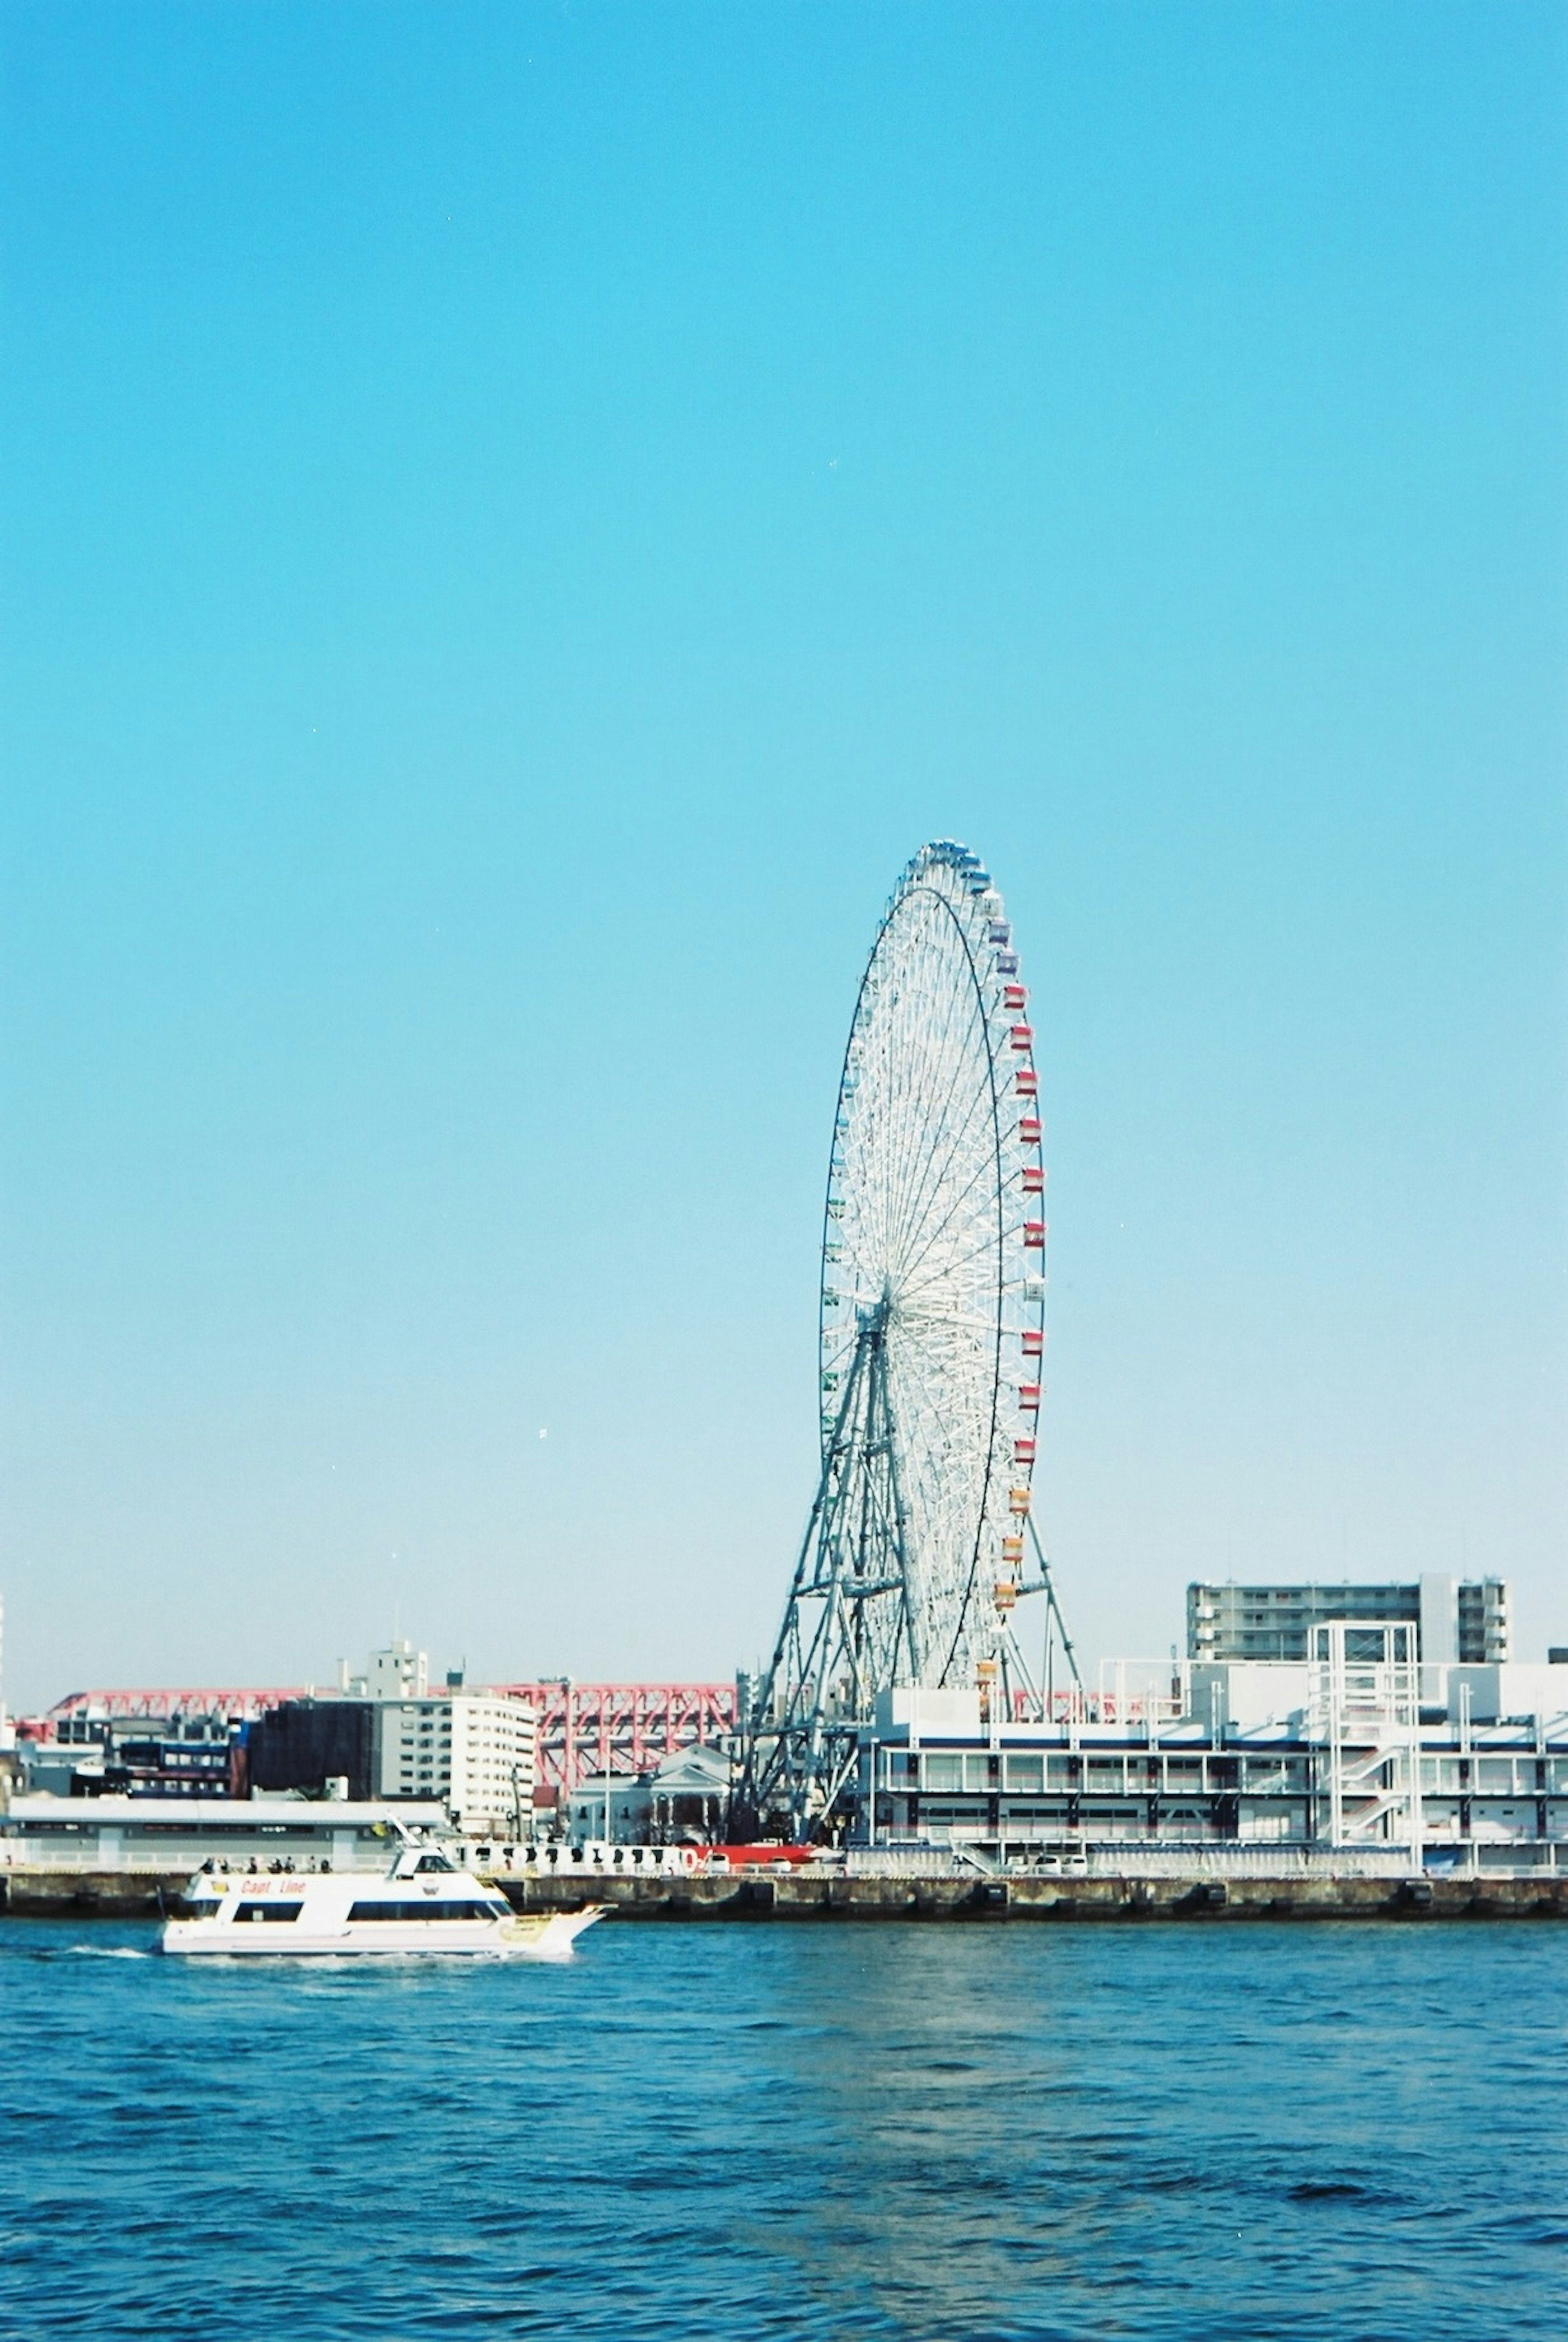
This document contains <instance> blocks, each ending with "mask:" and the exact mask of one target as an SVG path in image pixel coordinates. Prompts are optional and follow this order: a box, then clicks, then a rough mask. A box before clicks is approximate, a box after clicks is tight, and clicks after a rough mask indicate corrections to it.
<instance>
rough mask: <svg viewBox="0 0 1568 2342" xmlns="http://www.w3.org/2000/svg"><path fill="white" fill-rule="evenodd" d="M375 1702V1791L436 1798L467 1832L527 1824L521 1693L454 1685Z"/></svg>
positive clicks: (525, 1718)
mask: <svg viewBox="0 0 1568 2342" xmlns="http://www.w3.org/2000/svg"><path fill="white" fill-rule="evenodd" d="M377 1708H378V1715H377V1727H378V1728H377V1732H376V1773H377V1779H376V1791H377V1794H378V1795H379V1796H380V1797H436V1798H439V1799H440V1800H441V1802H442V1803H443V1804H444V1805H445V1806H446V1807H448V1808H449V1810H450V1812H451V1814H452V1817H453V1819H454V1821H455V1822H456V1824H457V1827H458V1828H459V1829H461V1830H464V1831H467V1832H473V1833H494V1834H495V1835H498V1836H504V1835H508V1834H512V1833H515V1834H516V1835H518V1836H521V1835H522V1834H523V1833H524V1831H525V1830H527V1829H529V1828H531V1827H532V1816H533V1809H534V1711H533V1709H532V1708H531V1707H530V1706H528V1705H527V1703H526V1701H524V1700H521V1699H513V1698H510V1697H507V1696H500V1695H497V1694H493V1693H489V1692H467V1691H461V1690H456V1689H454V1690H452V1691H450V1692H448V1693H447V1694H446V1696H444V1697H441V1696H437V1697H434V1698H424V1699H418V1698H415V1699H385V1700H381V1701H379V1702H377Z"/></svg>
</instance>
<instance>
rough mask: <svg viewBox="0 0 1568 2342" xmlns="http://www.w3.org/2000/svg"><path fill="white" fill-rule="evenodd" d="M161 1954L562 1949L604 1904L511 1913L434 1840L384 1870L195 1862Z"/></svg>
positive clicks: (511, 1955) (543, 1956) (545, 1953)
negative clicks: (235, 1867)
mask: <svg viewBox="0 0 1568 2342" xmlns="http://www.w3.org/2000/svg"><path fill="white" fill-rule="evenodd" d="M184 1901H185V1916H182V1917H179V1918H174V1919H167V1920H165V1923H164V1933H163V1945H162V1947H163V1949H164V1950H165V1952H177V1953H180V1954H181V1955H183V1956H186V1957H192V1956H195V1955H201V1956H204V1957H205V1956H210V1955H217V1956H219V1957H224V1958H229V1959H234V1958H239V1959H255V1958H258V1957H260V1958H264V1959H265V1958H269V1957H270V1958H274V1959H275V1958H277V1957H279V1956H280V1955H284V1956H286V1957H295V1958H300V1957H306V1958H309V1957H315V1958H317V1959H322V1958H333V1959H336V1958H345V1957H357V1956H358V1955H359V1954H362V1953H365V1954H370V1955H374V1954H375V1953H377V1952H379V1953H381V1954H382V1955H383V1956H384V1957H385V1955H386V1954H387V1953H389V1952H396V1953H401V1954H403V1955H404V1956H406V1955H407V1954H409V1953H410V1952H416V1953H438V1954H440V1955H442V1956H443V1957H450V1956H452V1955H454V1954H455V1955H457V1956H458V1957H463V1956H466V1957H469V1958H471V1959H472V1958H481V1959H484V1958H488V1959H499V1960H516V1959H524V1960H560V1959H564V1958H566V1957H567V1956H568V1955H569V1953H570V1952H571V1949H572V1946H573V1944H574V1941H575V1939H576V1938H577V1937H579V1936H580V1935H581V1934H582V1933H583V1930H584V1927H592V1926H593V1924H594V1920H595V1919H597V1918H599V1917H602V1916H603V1913H604V1905H603V1904H602V1903H593V1904H590V1905H589V1906H588V1907H587V1908H586V1909H585V1910H582V1911H551V1912H538V1913H528V1914H524V1916H523V1917H518V1916H517V1915H516V1914H515V1913H514V1911H513V1909H512V1907H511V1905H510V1904H509V1903H508V1902H507V1901H506V1898H505V1897H504V1895H502V1894H501V1893H500V1892H499V1890H498V1889H497V1888H495V1887H488V1886H486V1885H485V1884H484V1881H483V1880H482V1879H478V1878H475V1877H474V1874H473V1872H472V1871H469V1870H462V1869H459V1867H457V1865H456V1864H455V1863H454V1862H453V1861H452V1860H451V1859H450V1858H449V1857H447V1856H446V1855H444V1854H443V1853H442V1852H441V1851H440V1850H439V1848H437V1847H429V1846H418V1845H404V1847H401V1848H400V1850H399V1852H398V1854H397V1857H396V1858H395V1860H394V1863H393V1866H392V1867H391V1869H390V1870H389V1871H387V1872H385V1874H383V1875H380V1876H376V1875H375V1874H366V1873H365V1872H364V1871H358V1872H355V1871H342V1870H336V1871H335V1870H322V1871H306V1872H295V1871H284V1872H271V1871H261V1872H257V1871H221V1870H219V1871H214V1870H200V1871H198V1872H197V1873H196V1876H195V1877H194V1878H193V1879H192V1880H191V1882H190V1884H189V1886H188V1887H186V1889H185V1897H184Z"/></svg>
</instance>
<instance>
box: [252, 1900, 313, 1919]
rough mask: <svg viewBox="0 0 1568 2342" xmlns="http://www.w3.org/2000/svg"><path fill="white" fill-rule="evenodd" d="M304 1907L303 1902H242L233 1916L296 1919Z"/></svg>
mask: <svg viewBox="0 0 1568 2342" xmlns="http://www.w3.org/2000/svg"><path fill="white" fill-rule="evenodd" d="M304 1908H305V1906H304V1904H303V1903H242V1904H241V1905H240V1907H239V1909H238V1910H237V1911H236V1912H235V1920H236V1921H238V1920H240V1919H297V1918H298V1917H299V1915H300V1913H301V1912H302V1911H303V1910H304Z"/></svg>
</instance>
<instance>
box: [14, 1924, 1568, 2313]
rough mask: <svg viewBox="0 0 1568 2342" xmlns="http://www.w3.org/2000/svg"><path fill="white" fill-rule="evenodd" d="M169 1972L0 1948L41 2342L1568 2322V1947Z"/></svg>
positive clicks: (1342, 1943)
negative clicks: (201, 2335)
mask: <svg viewBox="0 0 1568 2342" xmlns="http://www.w3.org/2000/svg"><path fill="white" fill-rule="evenodd" d="M147 1943H148V1931H147V1930H146V1929H145V1928H144V1929H135V1928H125V1927H120V1928H115V1927H104V1928H103V1929H102V1931H101V1933H98V1932H96V1931H95V1935H94V1938H93V1940H92V1942H91V1943H90V1944H86V1945H84V1944H83V1943H82V1940H81V1929H80V1923H79V1922H77V1923H75V1927H74V1929H71V1928H66V1927H64V1926H62V1927H52V1926H50V1925H47V1924H45V1923H31V1924H24V1923H20V1922H10V1923H7V1924H5V1925H4V1926H0V1961H4V1963H5V1986H6V1990H5V2003H4V2006H5V2016H6V2022H5V2027H4V2030H3V2032H0V2070H3V2073H4V2088H5V2099H4V2103H5V2108H6V2113H7V2118H8V2137H9V2138H10V2141H11V2147H12V2152H11V2155H10V2157H9V2158H8V2164H7V2187H6V2194H5V2235H4V2237H0V2331H3V2332H4V2333H5V2335H6V2336H7V2337H15V2342H56V2337H62V2336H67V2337H68V2336H71V2335H75V2334H78V2333H80V2334H91V2335H93V2336H94V2337H104V2336H105V2335H108V2336H113V2337H115V2342H142V2337H146V2342H152V2337H160V2342H161V2337H165V2336H166V2335H167V2334H169V2333H170V2332H171V2331H175V2330H179V2331H185V2330H187V2329H192V2328H199V2329H200V2330H203V2331H205V2330H209V2329H210V2330H219V2329H226V2330H229V2331H232V2332H234V2333H236V2334H239V2335H242V2336H245V2335H251V2334H260V2333H272V2332H275V2331H276V2332H287V2333H288V2334H290V2335H291V2336H292V2337H296V2342H362V2337H363V2342H427V2338H428V2337H453V2336H464V2337H466V2336H474V2337H482V2336H489V2335H492V2334H494V2335H497V2336H505V2337H514V2338H515V2337H533V2336H535V2335H541V2336H557V2335H561V2334H564V2333H568V2332H569V2333H570V2334H571V2335H572V2336H573V2337H574V2342H600V2337H604V2342H610V2337H614V2342H652V2337H660V2342H667V2337H684V2336H685V2335H688V2334H700V2335H702V2336H704V2337H718V2342H727V2337H732V2336H733V2337H746V2338H747V2342H771V2337H781V2342H784V2337H787V2342H1112V2338H1113V2337H1123V2336H1126V2337H1136V2342H1213V2337H1214V2336H1216V2335H1218V2334H1222V2333H1223V2334H1226V2335H1236V2336H1240V2337H1245V2342H1428V2337H1431V2336H1432V2335H1433V2334H1435V2333H1438V2332H1441V2333H1442V2334H1443V2336H1444V2337H1445V2338H1446V2337H1453V2342H1496V2337H1497V2336H1498V2334H1499V2332H1500V2331H1501V2330H1502V2327H1500V2324H1499V2312H1498V2305H1499V2304H1501V2303H1505V2304H1506V2312H1507V2314H1506V2320H1505V2325H1506V2331H1507V2333H1508V2335H1509V2337H1510V2342H1544V2337H1552V2342H1561V2337H1562V2336H1563V2334H1564V2333H1565V2332H1568V2281H1565V2270H1568V2201H1565V2196H1564V2190H1563V2185H1562V2180H1561V2174H1562V2173H1563V2170H1564V2169H1568V2113H1565V2108H1568V2088H1565V2087H1564V2086H1565V2084H1568V1930H1557V1929H1539V1930H1537V1929H1530V1930H1524V1929H1517V1930H1514V1929H1494V1930H1487V1931H1486V1932H1485V1933H1484V1935H1483V1934H1482V1933H1481V1932H1480V1931H1475V1930H1469V1929H1463V1930H1461V1929H1443V1928H1423V1929H1419V1930H1417V1929H1408V1930H1406V1929H1401V1930H1398V1931H1395V1930H1391V1929H1387V1928H1377V1927H1366V1928H1361V1927H1343V1928H1341V1927H1336V1928H1333V1929H1329V1928H1324V1929H1322V1930H1313V1931H1311V1932H1310V1933H1307V1932H1306V1931H1303V1930H1300V1929H1297V1928H1293V1927H1289V1926H1288V1925H1281V1926H1279V1927H1271V1926H1269V1925H1267V1924H1260V1925H1259V1926H1258V1927H1249V1928H1247V1929H1246V1930H1244V1931H1243V1930H1239V1929H1238V1930H1234V1931H1231V1930H1220V1929H1212V1928H1205V1929H1203V1930H1196V1929H1194V1930H1192V1931H1188V1930H1184V1929H1174V1928H1173V1929H1161V1930H1157V1931H1155V1930H1138V1931H1136V1932H1135V1933H1134V1931H1128V1932H1126V1933H1125V1934H1122V1933H1119V1932H1118V1933H1113V1932H1112V1931H1110V1930H1101V1929H1085V1930H1084V1931H1083V1932H1082V1933H1079V1932H1077V1931H1073V1930H1067V1929H1056V1928H1053V1929H1050V1930H1044V1929H1040V1930H1034V1929H1030V1928H1027V1927H1004V1928H975V1929H964V1928H940V1929H939V1928H928V1927H908V1928H880V1927H878V1928H871V1927H867V1928H864V1929H860V1928H832V1929H828V1928H823V1929H820V1930H819V1929H812V1928H782V1927H781V1928H776V1929H770V1928H766V1927H747V1928H736V1929H733V1930H731V1929H724V1928H709V1927H701V1928H699V1927H691V1928H680V1927H669V1928H663V1927H659V1928H654V1927H629V1926H619V1927H604V1928H602V1929H599V1930H596V1931H595V1932H594V1935H593V1936H592V1937H589V1938H588V1939H587V1940H586V1943H585V1946H584V1952H583V1955H582V1957H580V1958H579V1959H578V1960H577V1961H576V1962H574V1964H573V1965H572V1966H571V1967H564V1968H561V1969H543V1968H539V1967H530V1968H527V1969H523V1968H514V1967H494V1968H491V1967H486V1968H468V1967H464V1968H462V1969H457V1968H449V1967H443V1966H442V1965H440V1964H438V1963H432V1962H422V1963H408V1964H402V1963H400V1964H398V1965H397V1966H396V1967H391V1968H383V1967H379V1966H377V1967H370V1966H369V1965H368V1964H358V1965H354V1964H345V1966H344V1967H342V1968H334V1969H333V1970H331V1971H327V1970H323V1969H318V1968H310V1969H295V1970H290V1969H288V1968H286V1967H271V1965H270V1964H268V1965H267V1966H266V1967H259V1966H258V1967H254V1968H245V1967H240V1966H238V1965H236V1966H235V1967H225V1969H224V1970H223V1971H222V1972H216V1971H212V1970H198V1969H189V1968H185V1967H179V1966H176V1965H175V1964H174V1963H168V1962H163V1961H158V1960H152V1959H146V1958H144V1957H140V1955H142V1954H143V1953H145V1950H146V1947H147ZM84 1951H85V1952H86V1953H88V1954H90V1955H91V1957H88V1958H84V1957H81V1954H82V1953H83V1952H84ZM105 1954H108V1955H110V1956H111V1957H109V1958H107V1959H105V1957H103V1956H104V1955H105Z"/></svg>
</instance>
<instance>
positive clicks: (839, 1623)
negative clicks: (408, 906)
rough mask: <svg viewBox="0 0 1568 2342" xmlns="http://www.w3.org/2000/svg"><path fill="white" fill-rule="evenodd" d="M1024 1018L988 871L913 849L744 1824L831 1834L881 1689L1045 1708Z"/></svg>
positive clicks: (848, 1077) (1038, 1176) (828, 1225)
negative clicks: (1021, 1622) (1033, 1614)
mask: <svg viewBox="0 0 1568 2342" xmlns="http://www.w3.org/2000/svg"><path fill="white" fill-rule="evenodd" d="M1027 1007H1028V995H1027V992H1026V990H1025V988H1024V983H1023V979H1022V977H1021V976H1020V973H1019V963H1018V953H1017V950H1016V947H1015V946H1014V941H1013V931H1012V927H1011V926H1010V924H1009V922H1008V919H1007V916H1006V912H1005V908H1004V904H1003V900H1002V897H1001V895H1000V894H999V893H998V892H997V890H996V888H995V887H994V885H993V884H992V880H991V876H990V874H989V873H988V872H987V871H986V870H984V869H983V868H982V866H981V864H980V857H979V856H978V855H975V854H973V853H971V852H970V851H969V850H968V849H967V848H966V847H964V846H959V845H956V844H954V843H953V842H952V841H951V840H946V839H944V840H939V841H937V842H936V843H934V844H933V845H930V846H924V847H923V848H922V850H921V852H920V853H919V854H917V855H916V856H914V860H913V861H912V862H911V863H910V864H909V865H908V866H907V868H906V869H905V870H904V874H903V876H901V878H900V879H899V882H898V885H897V886H896V887H895V889H894V894H893V896H892V898H891V900H890V901H889V903H888V906H887V909H886V911H885V912H884V916H883V920H882V924H881V926H880V927H879V928H878V931H877V936H876V940H875V943H874V946H873V947H872V952H871V956H870V959H869V960H868V962H867V965H866V969H865V974H864V977H863V978H862V981H861V987H860V995H859V997H858V999H857V1001H856V1004H855V1011H854V1021H853V1024H852V1026H851V1028H850V1036H849V1043H848V1046H847V1048H846V1049H845V1052H844V1067H843V1072H842V1075H841V1077H840V1081H839V1095H838V1110H837V1114H836V1116H835V1118H834V1141H833V1149H832V1155H831V1158H830V1164H829V1171H828V1183H827V1202H826V1209H825V1212H824V1224H823V1246H822V1293H821V1319H820V1324H821V1416H822V1471H821V1476H820V1478H819V1481H818V1484H817V1492H816V1497H815V1501H814V1504H813V1506H812V1511H811V1516H810V1520H809V1522H808V1525H807V1528H806V1534H805V1537H804V1541H803V1544H802V1546H801V1551H800V1556H799V1560H798V1562H797V1564H796V1567H795V1573H794V1582H793V1584H792V1586H791V1589H790V1596H789V1601H788V1603H787V1605H786V1607H785V1611H784V1622H783V1625H782V1626H781V1627H780V1630H779V1636H778V1640H777V1642H776V1644H775V1646H774V1654H773V1659H772V1663H771V1666H769V1669H768V1672H767V1674H766V1676H764V1679H763V1683H762V1686H761V1687H760V1692H759V1696H758V1698H757V1701H756V1705H755V1707H754V1711H753V1713H752V1715H751V1716H750V1717H742V1718H741V1719H740V1724H741V1729H742V1764H741V1778H740V1786H739V1791H738V1796H737V1801H736V1802H737V1817H738V1818H741V1819H742V1820H743V1826H744V1827H753V1828H754V1827H760V1826H762V1825H764V1824H765V1823H768V1822H770V1821H778V1822H782V1823H785V1824H787V1826H788V1827H789V1828H790V1829H791V1831H792V1832H793V1833H794V1835H796V1836H800V1835H804V1834H807V1833H809V1832H811V1831H813V1830H818V1831H820V1830H822V1829H824V1828H825V1827H831V1826H832V1823H833V1821H834V1817H835V1814H836V1812H837V1811H838V1809H839V1808H840V1804H841V1800H842V1798H843V1797H844V1792H845V1789H846V1787H847V1786H848V1784H849V1782H850V1779H851V1777H852V1775H853V1773H854V1767H855V1764H856V1760H857V1754H858V1746H859V1736H860V1732H861V1729H862V1727H863V1726H865V1725H867V1724H869V1723H870V1722H871V1721H872V1718H873V1716H874V1708H875V1703H876V1698H877V1696H878V1694H879V1693H881V1692H884V1691H885V1690H888V1689H890V1688H893V1687H894V1686H898V1685H904V1684H929V1685H934V1686H974V1687H977V1688H978V1689H979V1691H980V1695H981V1698H982V1703H983V1705H984V1706H989V1705H990V1703H991V1702H992V1701H994V1700H1001V1701H1003V1702H1004V1703H1005V1704H1006V1706H1007V1709H1008V1710H1009V1712H1013V1711H1014V1710H1016V1709H1017V1708H1018V1707H1019V1706H1020V1705H1021V1704H1022V1705H1023V1706H1024V1708H1025V1710H1027V1708H1028V1707H1030V1706H1033V1707H1034V1708H1035V1709H1036V1710H1038V1708H1039V1706H1040V1701H1041V1692H1040V1687H1039V1686H1038V1684H1037V1683H1036V1681H1035V1679H1034V1676H1033V1675H1032V1673H1031V1671H1030V1669H1029V1667H1028V1666H1027V1665H1026V1663H1025V1661H1024V1656H1023V1652H1022V1649H1021V1647H1020V1645H1019V1641H1018V1637H1017V1636H1016V1634H1015V1632H1014V1608H1015V1606H1016V1604H1017V1603H1018V1601H1019V1600H1020V1599H1021V1598H1022V1597H1023V1596H1026V1595H1029V1594H1037V1593H1043V1594H1044V1595H1045V1596H1046V1597H1047V1615H1048V1618H1049V1617H1051V1616H1054V1617H1055V1618H1056V1619H1057V1621H1058V1623H1059V1620H1060V1613H1059V1612H1058V1611H1056V1610H1055V1607H1054V1591H1053V1589H1052V1586H1051V1582H1050V1574H1049V1570H1048V1568H1047V1567H1046V1565H1045V1561H1044V1548H1043V1547H1042V1546H1040V1543H1039V1540H1038V1536H1034V1548H1035V1557H1036V1562H1037V1565H1038V1575H1037V1576H1031V1575H1030V1574H1028V1573H1027V1572H1026V1569H1025V1564H1024V1539H1025V1536H1026V1534H1029V1533H1031V1532H1032V1531H1033V1529H1034V1523H1033V1521H1032V1518H1031V1507H1032V1503H1033V1480H1034V1463H1035V1442H1036V1436H1037V1424H1038V1417H1039V1410H1040V1403H1041V1398H1042V1396H1043V1393H1044V1346H1045V1273H1044V1252H1045V1237H1046V1223H1045V1168H1044V1157H1043V1155H1042V1151H1041V1146H1042V1136H1043V1132H1042V1125H1041V1119H1040V1106H1039V1077H1038V1075H1037V1072H1036V1070H1035V1066H1034V1033H1033V1030H1032V1028H1031V1026H1030V1025H1029V1024H1028V1022H1027ZM1047 1632H1048V1634H1049V1627H1048V1630H1047ZM1064 1639H1065V1638H1064ZM1067 1647H1068V1650H1069V1654H1070V1650H1071V1646H1067Z"/></svg>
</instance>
